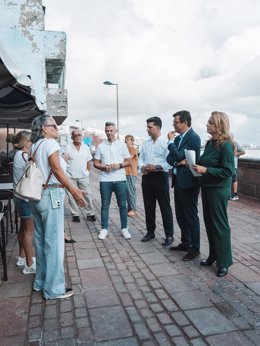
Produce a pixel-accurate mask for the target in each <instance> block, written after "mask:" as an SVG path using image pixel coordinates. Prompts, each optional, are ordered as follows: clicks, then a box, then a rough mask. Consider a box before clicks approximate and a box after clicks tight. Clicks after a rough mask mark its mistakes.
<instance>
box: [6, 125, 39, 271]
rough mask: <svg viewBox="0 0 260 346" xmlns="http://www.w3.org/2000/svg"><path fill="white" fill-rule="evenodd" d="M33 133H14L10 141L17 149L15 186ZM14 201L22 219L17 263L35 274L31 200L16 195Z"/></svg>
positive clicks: (26, 156)
mask: <svg viewBox="0 0 260 346" xmlns="http://www.w3.org/2000/svg"><path fill="white" fill-rule="evenodd" d="M30 137H31V133H30V132H29V131H21V132H19V133H17V135H13V136H12V137H11V138H10V141H11V142H12V143H13V146H14V148H15V149H16V152H15V156H14V161H13V179H14V188H15V187H16V185H17V183H18V181H19V180H20V179H21V177H22V175H23V173H24V170H25V167H26V164H27V161H28V158H29V156H28V152H29V148H30V146H31V139H30ZM14 203H15V207H16V210H17V212H18V215H19V217H20V219H21V221H20V229H19V232H18V242H19V256H18V257H17V260H16V265H17V266H20V267H24V268H23V270H22V272H23V274H33V273H35V271H36V264H35V257H32V256H33V246H32V238H33V217H32V211H31V208H30V204H29V201H28V200H26V199H23V198H20V197H18V196H16V195H14Z"/></svg>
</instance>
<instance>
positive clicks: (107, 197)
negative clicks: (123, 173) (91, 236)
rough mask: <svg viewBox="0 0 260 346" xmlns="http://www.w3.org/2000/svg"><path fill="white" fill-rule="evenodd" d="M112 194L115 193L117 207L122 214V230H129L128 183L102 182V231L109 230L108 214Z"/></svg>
mask: <svg viewBox="0 0 260 346" xmlns="http://www.w3.org/2000/svg"><path fill="white" fill-rule="evenodd" d="M112 192H115V195H116V200H117V205H118V207H119V212H120V221H121V229H122V228H127V207H126V193H127V183H126V181H125V180H123V181H101V182H100V194H101V226H102V229H108V214H109V207H110V202H111V197H112Z"/></svg>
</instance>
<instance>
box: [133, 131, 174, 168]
mask: <svg viewBox="0 0 260 346" xmlns="http://www.w3.org/2000/svg"><path fill="white" fill-rule="evenodd" d="M168 153H169V150H168V143H167V139H166V138H164V137H162V136H160V137H158V138H157V139H156V140H155V141H154V140H153V139H152V138H149V139H147V140H146V141H145V142H144V144H143V145H142V149H141V152H140V156H139V160H138V165H139V170H140V171H141V169H142V167H143V166H145V165H148V164H151V165H154V166H157V165H160V166H161V167H162V169H163V171H164V172H168V171H169V169H170V168H171V166H170V165H169V164H168V163H167V161H166V158H167V155H168Z"/></svg>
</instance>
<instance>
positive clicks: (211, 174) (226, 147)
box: [193, 112, 235, 276]
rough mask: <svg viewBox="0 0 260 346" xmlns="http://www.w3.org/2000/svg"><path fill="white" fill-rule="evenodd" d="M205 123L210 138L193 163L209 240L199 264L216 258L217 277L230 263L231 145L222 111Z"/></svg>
mask: <svg viewBox="0 0 260 346" xmlns="http://www.w3.org/2000/svg"><path fill="white" fill-rule="evenodd" d="M206 126H207V132H208V133H209V134H210V135H211V136H212V138H211V139H210V140H208V142H207V143H206V146H205V150H204V153H203V154H202V155H201V157H200V160H199V163H200V165H193V168H194V169H195V171H196V172H198V173H201V174H202V175H201V176H200V177H199V181H200V184H201V196H202V205H203V216H204V223H205V226H206V231H207V236H208V241H209V256H208V258H207V259H205V260H203V261H201V263H200V264H201V265H204V266H210V265H212V264H213V263H214V262H215V261H216V263H217V267H218V271H217V276H225V275H227V273H228V267H229V266H231V265H232V263H233V262H232V254H231V240H230V227H229V223H228V216H227V204H228V198H229V194H230V184H231V180H232V174H233V173H234V170H235V168H234V144H233V141H232V137H231V134H230V125H229V119H228V116H227V115H226V114H225V113H222V112H212V113H211V116H210V118H209V120H208V122H207V125H206Z"/></svg>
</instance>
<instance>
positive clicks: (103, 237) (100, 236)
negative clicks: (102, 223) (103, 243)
mask: <svg viewBox="0 0 260 346" xmlns="http://www.w3.org/2000/svg"><path fill="white" fill-rule="evenodd" d="M107 234H108V230H107V229H105V228H103V229H102V230H101V231H100V233H99V235H98V239H100V240H104V239H106V236H107Z"/></svg>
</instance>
